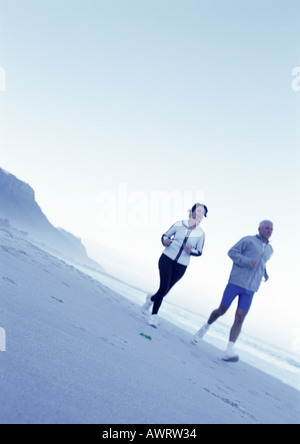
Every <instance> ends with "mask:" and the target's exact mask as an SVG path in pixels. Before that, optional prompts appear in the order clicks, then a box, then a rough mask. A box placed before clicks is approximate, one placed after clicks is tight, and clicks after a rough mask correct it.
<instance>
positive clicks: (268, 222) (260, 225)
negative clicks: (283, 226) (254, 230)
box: [258, 219, 273, 228]
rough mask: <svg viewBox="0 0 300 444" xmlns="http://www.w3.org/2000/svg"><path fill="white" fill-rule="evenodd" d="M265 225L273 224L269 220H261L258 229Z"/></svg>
mask: <svg viewBox="0 0 300 444" xmlns="http://www.w3.org/2000/svg"><path fill="white" fill-rule="evenodd" d="M265 224H271V225H273V222H272V221H271V220H267V219H266V220H262V221H261V223H260V224H259V227H258V228H262V227H263V226H264V225H265Z"/></svg>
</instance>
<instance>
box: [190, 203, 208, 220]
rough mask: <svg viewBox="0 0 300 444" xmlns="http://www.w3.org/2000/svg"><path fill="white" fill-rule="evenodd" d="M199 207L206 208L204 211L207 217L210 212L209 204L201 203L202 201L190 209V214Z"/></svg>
mask: <svg viewBox="0 0 300 444" xmlns="http://www.w3.org/2000/svg"><path fill="white" fill-rule="evenodd" d="M198 207H203V208H204V211H205V213H204V216H205V217H207V213H208V209H207V206H206V205H204V204H201V203H195V205H194V206H193V207H192V209H191V211H190V216H191V215H192V214H193V213H194V212H195V211H196V209H197V208H198Z"/></svg>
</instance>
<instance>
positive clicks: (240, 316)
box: [229, 308, 247, 342]
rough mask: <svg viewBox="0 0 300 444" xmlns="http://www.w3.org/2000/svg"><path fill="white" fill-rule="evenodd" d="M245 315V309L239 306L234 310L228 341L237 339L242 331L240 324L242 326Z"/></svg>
mask: <svg viewBox="0 0 300 444" xmlns="http://www.w3.org/2000/svg"><path fill="white" fill-rule="evenodd" d="M246 316H247V312H246V311H245V310H242V309H241V308H238V309H237V310H236V313H235V319H234V324H233V326H232V328H231V330H230V336H229V341H230V342H236V341H237V339H238V337H239V335H240V333H241V331H242V326H243V323H244V320H245V318H246Z"/></svg>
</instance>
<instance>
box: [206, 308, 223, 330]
mask: <svg viewBox="0 0 300 444" xmlns="http://www.w3.org/2000/svg"><path fill="white" fill-rule="evenodd" d="M227 310H228V307H225V306H224V305H220V307H219V308H217V310H214V311H213V312H212V314H211V315H210V318H209V320H208V321H207V323H208V324H209V325H211V324H213V323H214V322H215V321H216V320H217V319H218V318H219V317H220V316H223V315H224V314H225V313H226V311H227Z"/></svg>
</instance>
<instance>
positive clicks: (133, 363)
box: [0, 229, 300, 424]
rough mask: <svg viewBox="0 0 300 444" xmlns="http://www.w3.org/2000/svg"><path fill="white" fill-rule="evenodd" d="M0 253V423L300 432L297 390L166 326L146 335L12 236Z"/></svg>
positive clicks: (131, 308)
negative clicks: (291, 427) (287, 427)
mask: <svg viewBox="0 0 300 444" xmlns="http://www.w3.org/2000/svg"><path fill="white" fill-rule="evenodd" d="M0 252H1V267H0V286H1V287H0V289H1V303H0V327H1V328H2V331H5V351H1V352H0V377H1V381H2V384H1V386H2V388H1V407H0V423H1V424H16V423H25V424H48V423H50V424H56V423H58V424H223V423H225V424H226V423H227V424H297V423H299V421H300V392H298V391H297V390H295V389H293V388H291V387H289V386H287V385H285V384H283V383H282V382H280V381H278V380H277V379H275V378H273V377H271V376H269V375H267V374H265V373H262V372H261V371H259V370H257V369H255V368H254V367H251V366H250V365H248V364H246V363H243V362H239V363H237V364H232V363H231V364H230V363H225V362H223V361H222V360H221V359H220V358H221V354H220V350H217V349H216V348H214V347H212V346H211V345H209V344H207V343H205V342H203V343H201V344H199V345H198V346H195V345H192V344H191V339H192V336H191V335H190V334H189V333H188V332H186V331H184V330H181V329H180V328H178V327H176V326H175V325H173V324H171V323H169V322H167V321H166V320H164V319H161V324H160V326H159V328H158V329H154V328H152V327H150V326H149V325H148V324H147V322H146V320H145V319H144V318H143V317H142V316H141V313H140V306H138V305H136V304H134V303H133V302H131V301H129V300H128V299H126V298H124V297H122V295H118V294H116V293H114V292H113V291H112V290H110V289H108V288H106V287H104V286H103V285H102V284H100V283H99V282H97V281H96V280H94V279H92V278H91V277H89V276H87V275H86V274H84V273H82V272H81V271H78V270H77V269H76V268H74V267H73V266H70V265H68V264H66V263H65V262H63V261H61V260H60V259H58V258H56V257H54V256H52V255H51V254H49V253H47V252H45V251H43V250H42V249H39V248H38V247H36V246H34V245H33V244H31V243H30V242H29V241H28V240H25V239H22V238H21V237H19V236H18V234H17V233H16V232H14V233H12V232H9V231H8V230H5V229H0ZM104 265H105V264H104ZM150 337H151V339H150ZM2 340H3V338H2Z"/></svg>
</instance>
